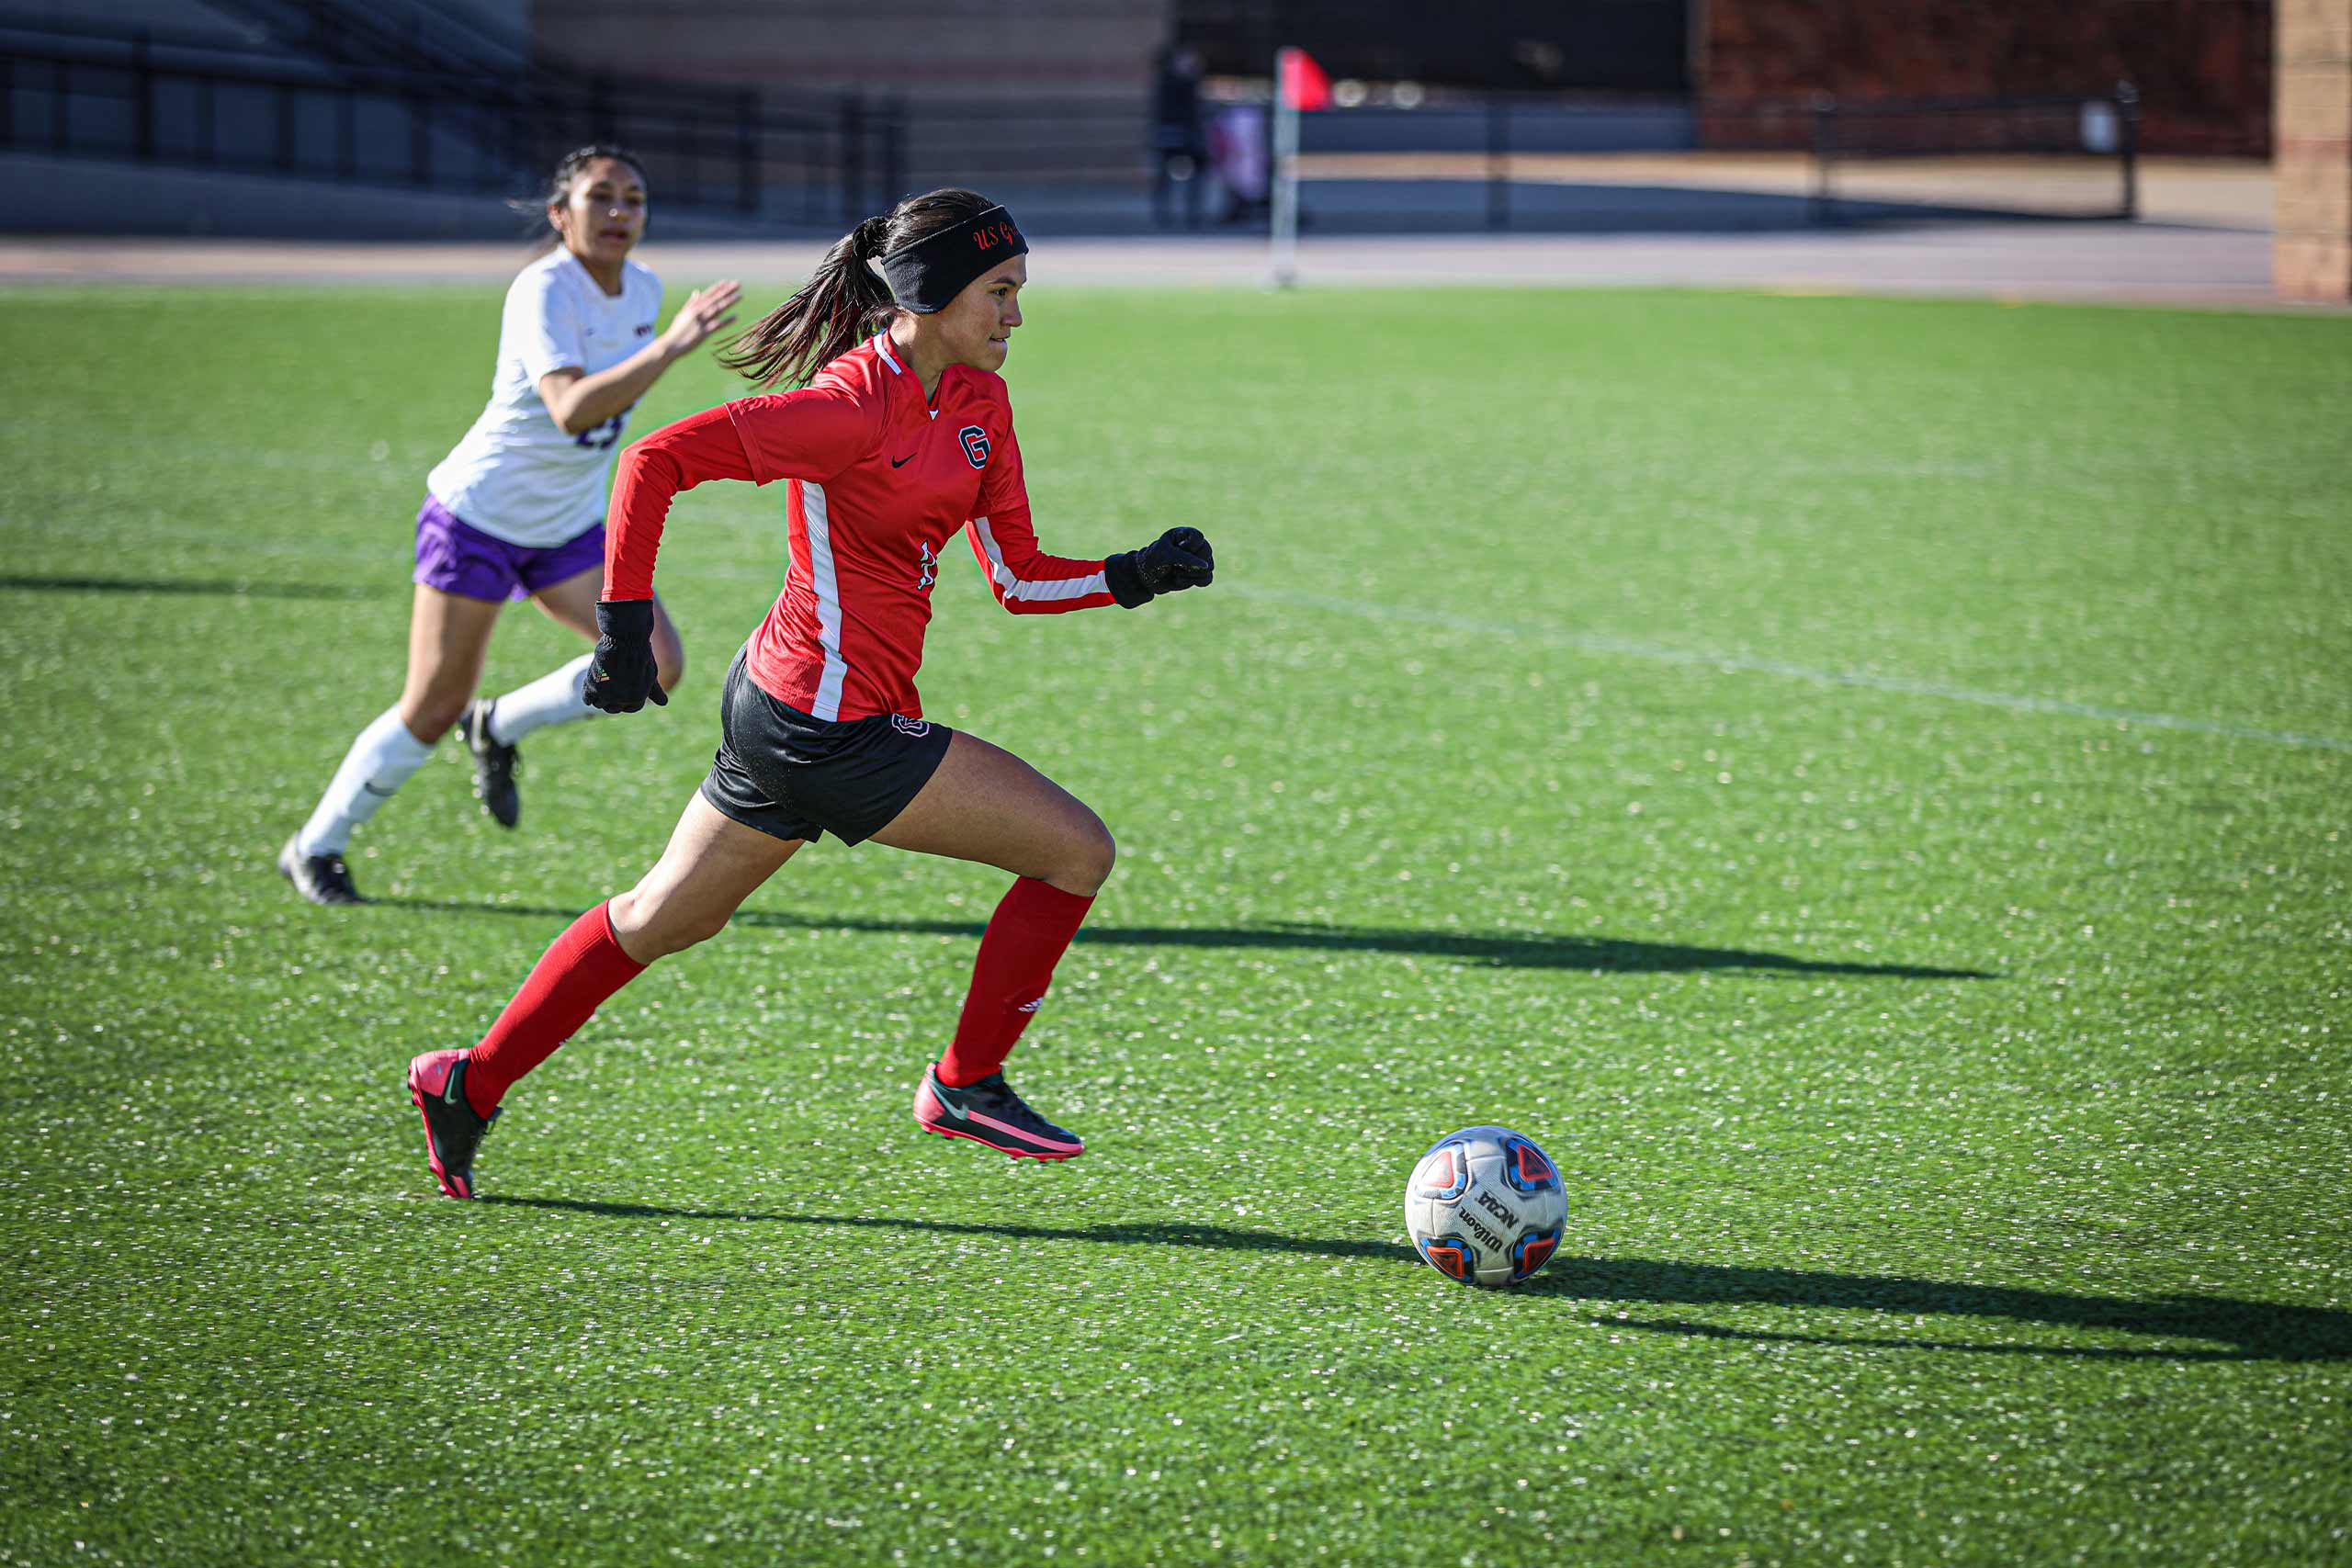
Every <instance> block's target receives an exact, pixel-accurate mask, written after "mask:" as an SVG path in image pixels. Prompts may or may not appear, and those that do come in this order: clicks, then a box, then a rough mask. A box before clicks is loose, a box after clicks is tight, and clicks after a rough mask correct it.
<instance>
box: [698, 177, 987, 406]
mask: <svg viewBox="0 0 2352 1568" xmlns="http://www.w3.org/2000/svg"><path fill="white" fill-rule="evenodd" d="M995 205H996V203H995V202H993V201H990V200H989V198H988V197H984V196H982V195H981V194H980V193H979V192H978V191H973V190H965V189H963V188H961V187H960V186H948V187H946V188H945V189H944V190H933V191H925V192H924V193H923V194H922V195H921V196H910V197H907V198H906V199H905V200H904V201H901V202H900V203H899V205H898V206H896V207H894V208H892V209H890V210H889V211H888V213H887V214H885V215H884V216H882V217H880V218H869V219H867V220H865V222H863V223H860V224H859V225H858V226H857V227H856V228H854V229H853V230H851V231H849V232H848V233H846V234H843V235H842V237H841V238H840V239H838V240H836V241H834V242H833V247H832V249H831V250H829V251H827V252H826V253H825V259H824V260H822V261H820V262H819V263H818V264H817V270H816V272H815V273H814V274H813V275H812V276H810V277H809V281H808V282H806V283H804V284H802V285H801V286H800V290H799V292H798V293H797V294H795V295H793V296H792V298H791V299H786V301H785V302H784V303H783V304H781V305H778V306H777V307H776V308H775V310H770V311H769V312H768V313H767V314H766V315H764V316H762V317H761V318H760V319H759V320H758V321H753V322H752V324H751V325H750V326H748V327H746V328H744V329H743V333H742V335H741V336H740V337H738V338H737V339H736V340H735V341H734V342H733V343H731V344H729V345H728V347H727V351H726V352H725V353H723V354H721V355H719V356H718V362H719V363H720V364H722V365H724V366H726V367H728V368H729V369H730V370H741V372H742V373H743V374H744V375H745V376H746V377H748V378H751V379H752V381H754V382H756V383H758V384H759V386H761V387H762V388H763V389H764V388H768V387H773V386H775V384H776V383H777V382H779V381H787V380H788V381H790V382H791V383H792V384H793V385H795V386H802V385H805V384H806V383H807V382H808V380H809V378H810V377H812V376H814V375H816V374H817V372H818V371H820V370H821V369H823V368H824V367H826V366H827V365H829V364H831V362H832V361H833V360H836V359H838V358H840V357H841V356H842V355H844V354H847V353H848V352H849V351H850V350H851V349H853V348H855V347H856V346H857V344H858V342H859V340H860V339H862V338H863V337H865V335H866V334H867V333H873V332H879V331H880V330H881V329H882V328H883V327H884V326H886V325H888V323H889V320H890V318H891V317H892V316H894V315H896V314H897V313H898V310H899V307H898V305H897V303H896V302H895V301H894V300H893V299H891V298H890V286H889V285H888V284H887V283H885V282H883V281H882V279H881V276H879V275H878V274H876V272H875V270H874V269H873V268H872V267H870V266H868V265H865V264H866V263H867V262H870V261H872V260H874V259H875V258H876V257H877V256H885V255H888V254H890V253H891V252H892V251H895V250H898V249H899V248H900V247H901V246H905V245H911V244H913V243H915V242H916V241H917V240H920V239H922V238H924V237H926V236H927V235H932V234H936V233H938V232H939V231H941V230H943V229H952V228H954V227H955V226H956V224H958V223H962V222H964V221H966V220H969V219H973V218H977V217H978V216H979V215H980V214H981V213H983V212H986V211H987V210H988V209H989V208H991V207H994V206H995Z"/></svg>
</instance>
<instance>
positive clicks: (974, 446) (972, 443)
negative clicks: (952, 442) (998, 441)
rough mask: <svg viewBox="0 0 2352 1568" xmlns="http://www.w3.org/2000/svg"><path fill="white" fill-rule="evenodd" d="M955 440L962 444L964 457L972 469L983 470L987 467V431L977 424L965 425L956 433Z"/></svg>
mask: <svg viewBox="0 0 2352 1568" xmlns="http://www.w3.org/2000/svg"><path fill="white" fill-rule="evenodd" d="M956 440H958V441H961V442H962V443H963V444H964V456H965V457H967V459H969V460H970V462H971V465H972V467H974V468H987V467H988V466H989V433H988V432H987V431H985V430H982V429H981V428H980V427H979V426H978V425H977V424H967V425H966V426H965V427H964V428H963V429H961V430H959V431H957V432H956Z"/></svg>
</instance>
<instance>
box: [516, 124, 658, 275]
mask: <svg viewBox="0 0 2352 1568" xmlns="http://www.w3.org/2000/svg"><path fill="white" fill-rule="evenodd" d="M599 158H610V159H613V160H614V161H615V162H616V163H622V164H628V166H629V167H630V168H632V169H635V170H636V171H637V177H638V178H639V179H640V180H644V179H645V161H644V160H643V159H641V158H639V156H638V155H637V154H636V153H634V152H630V151H629V150H628V148H626V147H616V146H615V145H613V144H612V143H611V142H609V141H591V142H590V143H588V145H587V146H585V147H574V148H573V149H572V150H571V152H566V153H565V154H564V155H563V156H562V157H561V158H559V159H557V160H556V165H555V173H554V174H552V175H548V186H547V192H546V194H545V195H543V196H540V197H536V198H534V197H516V198H515V199H514V200H513V201H510V202H508V203H507V204H506V205H507V206H508V207H510V208H512V209H515V212H516V213H517V214H519V215H520V216H521V217H522V218H523V219H524V220H525V221H526V223H527V224H528V226H529V227H528V228H527V230H526V234H528V235H531V236H535V237H536V238H537V240H538V244H537V247H536V249H537V250H538V251H542V252H544V251H551V250H553V249H555V247H556V245H557V244H558V243H559V242H560V240H561V238H562V236H560V235H559V234H558V233H556V231H555V226H554V225H553V224H551V223H549V222H548V208H550V207H561V206H562V205H563V204H564V203H565V202H567V201H570V200H571V182H572V181H574V180H576V179H578V178H579V177H580V172H581V171H582V169H585V168H586V167H587V166H588V165H589V164H593V163H594V162H595V161H596V160H597V159H599ZM646 183H647V184H649V185H650V184H651V183H652V182H651V181H650V180H648V181H646Z"/></svg>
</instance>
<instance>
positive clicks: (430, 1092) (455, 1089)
mask: <svg viewBox="0 0 2352 1568" xmlns="http://www.w3.org/2000/svg"><path fill="white" fill-rule="evenodd" d="M408 1097H409V1099H411V1100H414V1101H415V1102H416V1108H417V1110H418V1111H421V1112H423V1113H424V1155H425V1159H426V1161H427V1162H428V1163H429V1164H430V1165H431V1166H432V1167H433V1179H434V1180H435V1181H438V1182H439V1183H440V1184H441V1190H442V1191H444V1192H447V1194H448V1195H449V1196H450V1197H452V1198H470V1197H472V1196H473V1195H474V1151H475V1150H476V1149H478V1148H480V1147H481V1135H482V1134H484V1133H487V1132H489V1131H490V1124H491V1122H495V1121H497V1120H498V1116H499V1112H498V1111H492V1112H491V1113H490V1115H489V1116H488V1117H487V1118H485V1117H481V1116H477V1115H475V1114H474V1108H473V1106H472V1104H471V1103H470V1102H469V1101H468V1100H467V1099H466V1054H465V1053H464V1052H463V1051H427V1052H425V1053H424V1055H421V1056H418V1057H416V1058H414V1059H413V1060H412V1061H411V1062H410V1063H409V1065H408Z"/></svg>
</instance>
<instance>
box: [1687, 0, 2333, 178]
mask: <svg viewBox="0 0 2352 1568" xmlns="http://www.w3.org/2000/svg"><path fill="white" fill-rule="evenodd" d="M2282 3H2293V0H2282ZM1692 5H1693V7H1694V20H1693V27H1692V56H1693V58H1692V79H1693V81H1694V82H1695V83H1696V85H1697V86H1698V96H1699V100H1700V107H1701V109H1702V126H1703V128H1704V134H1705V135H1706V136H1707V138H1708V140H1709V141H1711V142H1712V143H1713V144H1716V145H1741V144H1758V143H1762V144H1786V145H1795V144H1801V139H1802V135H1803V130H1804V128H1803V123H1802V119H1801V118H1796V117H1792V118H1789V119H1787V120H1786V121H1785V122H1784V123H1781V124H1777V125H1776V124H1771V123H1770V122H1768V121H1759V120H1758V119H1756V118H1754V116H1753V114H1752V112H1751V111H1753V110H1754V109H1756V108H1757V107H1760V106H1769V105H1773V104H1787V103H1792V102H1801V101H1803V100H1804V99H1805V98H1806V97H1808V96H1811V95H1813V94H1815V93H1824V92H1826V93H1830V94H1834V95H1835V96H1838V98H1840V99H1850V100H1856V101H1862V100H1869V99H1906V98H1973V97H1990V96H2034V95H2040V94H2054V93H2090V92H2098V91H2104V90H2106V89H2109V88H2111V87H2112V86H2113V85H2115V84H2116V83H2117V82H2118V81H2121V80H2127V79H2128V80H2130V81H2131V82H2132V83H2134V84H2135V85H2137V86H2138V88H2139V90H2140V97H2141V104H2142V113H2141V145H2142V147H2143V150H2145V151H2147V152H2177V153H2226V154H2232V155H2236V156H2242V157H2261V156H2264V155H2266V154H2267V152H2269V150H2270V108H2271V106H2270V95H2271V57H2272V39H2271V28H2272V0H1692Z"/></svg>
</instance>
